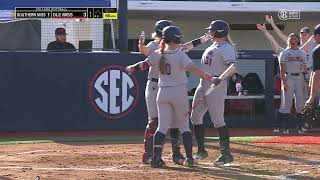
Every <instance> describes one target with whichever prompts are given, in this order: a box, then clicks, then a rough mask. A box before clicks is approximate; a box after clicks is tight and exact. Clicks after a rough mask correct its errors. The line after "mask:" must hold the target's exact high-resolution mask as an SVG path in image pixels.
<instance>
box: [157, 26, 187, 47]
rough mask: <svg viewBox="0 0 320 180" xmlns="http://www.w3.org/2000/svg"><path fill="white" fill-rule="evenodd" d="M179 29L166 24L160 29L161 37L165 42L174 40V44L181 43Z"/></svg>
mask: <svg viewBox="0 0 320 180" xmlns="http://www.w3.org/2000/svg"><path fill="white" fill-rule="evenodd" d="M181 37H182V34H181V30H180V28H179V27H177V26H167V27H165V28H164V29H163V31H162V39H164V40H165V42H174V43H176V44H178V43H181Z"/></svg>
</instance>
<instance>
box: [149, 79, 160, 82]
mask: <svg viewBox="0 0 320 180" xmlns="http://www.w3.org/2000/svg"><path fill="white" fill-rule="evenodd" d="M149 80H150V81H152V82H156V83H157V82H158V81H159V80H158V79H156V78H149Z"/></svg>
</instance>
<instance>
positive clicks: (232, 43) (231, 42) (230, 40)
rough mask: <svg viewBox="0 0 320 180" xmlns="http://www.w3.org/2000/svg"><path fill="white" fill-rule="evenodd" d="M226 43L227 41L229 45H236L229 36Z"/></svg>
mask: <svg viewBox="0 0 320 180" xmlns="http://www.w3.org/2000/svg"><path fill="white" fill-rule="evenodd" d="M226 41H227V42H228V43H230V44H231V45H233V46H235V45H236V44H235V43H234V42H233V41H232V39H231V37H230V35H229V34H228V35H227V36H226Z"/></svg>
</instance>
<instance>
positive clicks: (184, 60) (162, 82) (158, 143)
mask: <svg viewBox="0 0 320 180" xmlns="http://www.w3.org/2000/svg"><path fill="white" fill-rule="evenodd" d="M181 37H182V34H181V31H180V28H178V27H176V26H168V27H165V28H164V30H163V34H162V41H161V43H160V49H158V50H157V51H155V52H154V53H151V54H150V56H149V57H148V58H147V59H146V60H145V61H142V62H139V63H137V64H135V65H131V66H128V67H127V70H128V71H129V72H132V71H133V70H134V69H139V68H146V67H155V68H157V69H158V72H159V75H158V77H159V82H158V86H159V91H158V94H157V107H158V117H159V125H158V128H157V131H156V133H155V136H154V145H153V157H152V160H151V162H150V164H151V166H152V167H162V166H164V165H165V162H164V161H163V160H162V158H161V157H162V149H163V144H164V141H165V136H166V133H167V131H168V129H169V128H179V129H180V132H181V133H182V139H183V144H184V147H185V152H186V156H187V158H186V160H185V161H184V163H183V164H184V165H186V166H193V163H194V161H193V157H192V136H191V132H190V128H189V117H188V116H189V102H188V94H187V87H186V83H187V77H186V74H185V72H186V70H189V71H191V72H194V73H196V74H197V75H199V76H201V77H202V78H204V79H208V80H210V79H211V78H212V76H211V75H210V74H207V73H205V72H204V71H201V70H200V69H198V68H197V67H196V66H194V65H193V63H192V61H191V59H190V58H189V57H188V56H187V55H186V53H185V52H184V51H182V50H181V45H180V43H181ZM173 117H174V118H173Z"/></svg>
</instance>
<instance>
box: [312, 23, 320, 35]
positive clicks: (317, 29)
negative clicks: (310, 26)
mask: <svg viewBox="0 0 320 180" xmlns="http://www.w3.org/2000/svg"><path fill="white" fill-rule="evenodd" d="M313 35H320V24H318V25H316V27H314V31H313Z"/></svg>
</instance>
